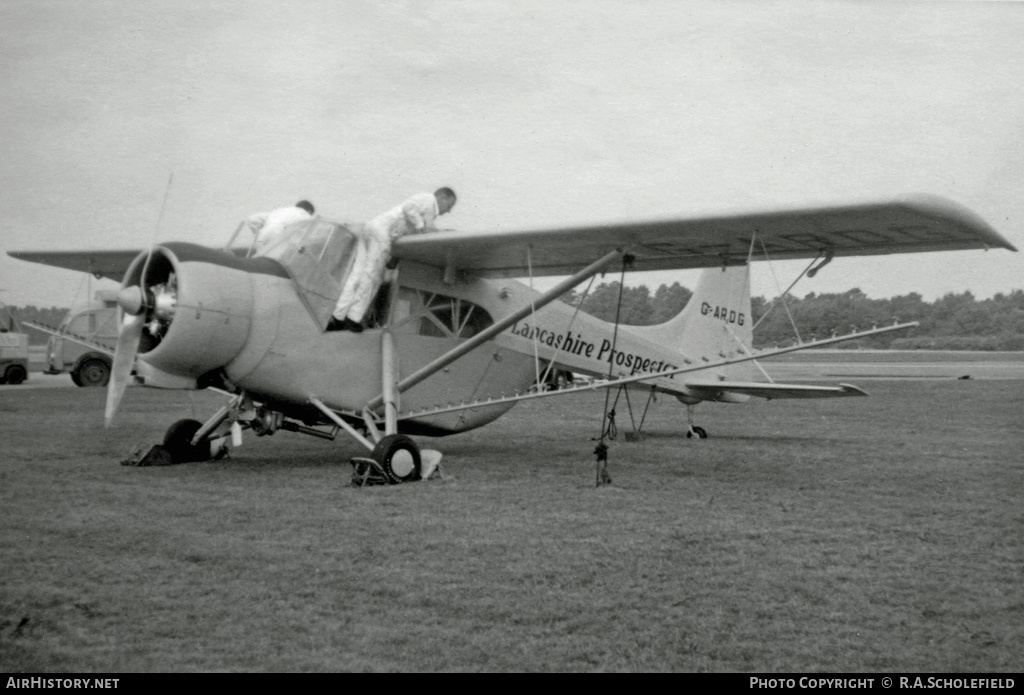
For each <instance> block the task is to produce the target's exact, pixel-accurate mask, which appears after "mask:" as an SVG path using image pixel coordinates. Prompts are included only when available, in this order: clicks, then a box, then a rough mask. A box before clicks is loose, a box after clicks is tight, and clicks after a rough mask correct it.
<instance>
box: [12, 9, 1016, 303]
mask: <svg viewBox="0 0 1024 695" xmlns="http://www.w3.org/2000/svg"><path fill="white" fill-rule="evenodd" d="M1022 37H1024V4H1022V3H1015V2H997V3H975V2H952V3H940V2H899V1H886V2H843V3H829V2H722V1H717V0H716V1H715V2H685V3H684V2H678V1H677V0H666V1H664V2H662V1H656V0H651V1H649V2H644V1H642V0H640V1H632V2H629V1H626V0H605V1H598V0H579V1H576V2H573V1H562V2H549V1H534V0H515V1H512V0H507V1H498V0H494V1H491V2H488V1H486V0H470V1H467V2H440V1H439V2H431V1H430V0H416V1H411V2H379V1H372V2H360V1H355V0H353V1H341V0H324V1H323V2H318V1H310V2H296V1H292V2H284V1H282V0H269V1H263V0H260V1H253V0H246V1H244V2H243V1H239V2H228V1H219V2H218V1H210V0H202V1H198V0H167V1H164V0H146V2H139V3H134V2H125V1H108V2H104V1H100V0H90V1H74V0H24V1H22V0H0V89H2V94H3V98H2V100H0V240H2V243H0V249H2V250H3V251H4V252H6V251H8V250H32V249H84V248H134V247H138V248H141V247H144V246H145V245H147V244H149V243H150V242H151V241H153V240H154V238H157V239H160V240H170V239H175V240H187V241H197V242H205V243H211V244H217V243H223V242H224V241H226V239H227V237H228V236H229V235H230V234H231V232H232V231H233V229H234V228H235V226H236V225H237V223H238V221H239V220H240V219H241V218H242V217H244V216H245V215H247V214H249V213H251V212H255V211H258V210H266V209H269V208H273V207H276V206H279V205H283V204H290V203H293V202H295V200H297V199H299V198H309V199H310V200H312V201H313V202H314V203H315V204H316V205H317V208H318V212H322V213H323V214H325V215H327V216H329V217H333V218H337V219H341V220H364V219H368V218H370V217H372V216H373V215H375V214H377V213H379V212H382V211H383V210H385V209H387V208H389V207H392V206H393V205H395V204H396V203H398V202H400V201H401V200H403V199H404V198H406V197H407V196H409V195H411V194H413V193H416V192H418V191H421V190H433V189H434V188H436V187H438V186H440V185H449V186H451V187H453V188H454V189H455V190H456V191H457V192H458V193H459V203H458V205H457V206H456V208H455V210H454V212H453V213H452V214H450V215H448V216H447V217H445V218H442V221H443V222H444V226H448V227H452V228H456V229H460V230H467V231H471V230H475V229H488V228H495V227H497V228H528V227H532V226H567V225H576V224H580V223H586V222H616V221H624V220H630V219H638V218H639V219H644V218H647V219H663V218H668V217H685V216H690V215H695V214H708V213H713V212H719V211H737V210H740V211H753V210H759V209H779V208H785V207H805V206H807V205H808V204H814V203H828V202H842V201H851V200H852V201H861V200H865V199H892V198H894V197H899V196H900V195H902V194H905V193H911V192H926V193H932V194H936V195H941V196H945V197H948V198H950V199H952V200H955V201H957V202H958V203H961V204H963V205H965V206H967V207H969V208H971V209H972V210H974V211H975V212H977V213H978V214H980V215H981V216H982V217H984V218H985V219H986V220H988V222H989V223H990V224H992V225H993V226H994V227H995V228H996V229H997V230H999V231H1000V232H1001V233H1002V234H1003V235H1004V236H1005V237H1007V238H1008V239H1009V240H1010V241H1011V242H1012V243H1014V244H1015V245H1016V246H1018V247H1020V248H1024V217H1022V208H1021V202H1022V187H1021V183H1022V180H1024V89H1022V85H1024V41H1022ZM172 172H173V183H172V184H171V186H170V188H169V190H167V186H168V179H169V176H170V175H171V173H172ZM165 192H166V194H167V205H166V211H165V213H164V215H163V218H162V219H159V218H160V208H161V201H162V200H163V198H164V195H165ZM802 267H803V263H789V264H780V265H778V266H777V267H776V273H777V274H778V275H779V277H780V280H779V281H780V282H781V283H782V284H783V285H786V284H788V280H789V279H791V278H792V277H794V276H795V274H796V273H798V272H799V270H800V269H802ZM694 277H695V275H694V274H693V273H692V272H689V273H679V274H676V275H669V274H663V273H659V274H656V275H654V276H652V277H648V278H640V280H642V281H646V282H647V284H648V285H649V286H651V288H652V290H653V289H654V287H655V286H656V285H657V284H659V283H661V282H664V281H666V280H669V281H670V280H671V279H672V278H678V279H679V280H680V281H682V282H683V284H688V285H690V286H691V287H692V283H693V279H694ZM98 286H99V285H98V283H93V284H92V289H96V288H97V287H98ZM109 286H113V285H109ZM852 287H859V288H861V289H862V290H864V291H865V292H866V293H867V294H868V295H869V296H872V297H888V296H893V295H896V294H905V293H907V292H914V291H916V292H920V293H922V294H923V295H924V296H925V298H926V299H928V300H932V299H934V298H936V297H939V296H941V295H943V294H945V293H946V292H962V291H964V290H970V291H972V292H974V293H975V295H976V296H978V297H989V296H992V295H993V294H994V293H996V292H1008V291H1010V290H1012V289H1019V288H1024V254H1012V253H1010V252H1008V251H1002V250H997V251H990V252H982V251H977V252H955V253H939V254H926V255H921V256H898V257H890V258H874V259H840V260H837V261H835V262H834V263H833V264H832V265H831V266H829V268H828V269H826V270H825V271H823V272H822V273H821V274H819V275H818V276H817V277H816V278H814V280H809V281H804V282H803V283H802V284H801V285H799V286H798V287H797V290H796V292H797V293H798V294H801V295H802V294H803V293H806V292H810V291H815V292H836V291H844V290H847V289H850V288H852ZM0 288H2V289H4V290H6V291H5V292H4V293H3V294H0V299H2V300H3V301H5V302H7V303H9V304H36V305H43V306H49V305H51V304H55V305H61V306H67V305H69V304H71V303H72V302H73V301H76V300H80V299H82V296H81V295H82V293H84V291H85V290H84V284H83V282H82V277H81V275H76V274H75V273H72V272H70V271H61V270H56V269H53V270H51V269H46V268H44V267H42V266H37V265H33V264H28V263H24V262H21V261H15V260H13V259H11V258H9V257H7V256H6V255H4V256H3V257H2V258H0ZM754 292H755V294H766V295H771V294H773V293H774V292H775V284H774V282H773V281H772V274H771V272H770V271H769V270H768V269H767V267H766V266H765V264H760V266H759V267H758V268H757V269H756V271H755V286H754Z"/></svg>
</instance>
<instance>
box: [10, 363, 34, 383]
mask: <svg viewBox="0 0 1024 695" xmlns="http://www.w3.org/2000/svg"><path fill="white" fill-rule="evenodd" d="M27 376H28V374H26V373H25V368H24V367H22V366H21V365H20V364H14V365H11V366H10V367H8V368H7V371H6V372H4V381H5V382H7V383H8V384H11V385H12V386H17V385H18V384H20V383H21V382H23V381H25V377H27Z"/></svg>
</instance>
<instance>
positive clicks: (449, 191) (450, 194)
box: [434, 186, 458, 200]
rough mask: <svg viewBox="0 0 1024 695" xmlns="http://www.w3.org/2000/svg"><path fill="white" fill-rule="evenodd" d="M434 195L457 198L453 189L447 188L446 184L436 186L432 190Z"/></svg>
mask: <svg viewBox="0 0 1024 695" xmlns="http://www.w3.org/2000/svg"><path fill="white" fill-rule="evenodd" d="M434 195H435V196H439V195H440V196H444V197H446V198H451V199H452V200H458V198H457V197H456V196H455V191H453V190H452V189H450V188H448V187H447V186H445V187H444V188H438V189H437V190H436V191H434Z"/></svg>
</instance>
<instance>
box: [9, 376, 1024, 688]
mask: <svg viewBox="0 0 1024 695" xmlns="http://www.w3.org/2000/svg"><path fill="white" fill-rule="evenodd" d="M854 383H856V381H855V382H854ZM863 386H864V387H865V389H866V390H867V391H868V392H869V393H870V394H871V397H870V398H850V399H838V400H824V401H804V402H800V401H772V402H767V403H765V402H755V403H752V404H749V405H731V406H730V405H718V404H710V405H706V406H701V407H698V408H697V411H696V413H697V417H696V423H697V424H699V425H701V426H703V427H704V428H705V429H707V430H708V432H709V434H710V435H711V438H710V439H708V440H703V441H695V440H687V439H685V438H684V437H683V436H682V432H683V431H684V426H685V409H684V408H683V407H682V406H681V405H680V404H678V403H677V402H676V401H675V400H674V399H666V398H659V400H658V402H657V403H655V404H653V405H652V406H651V408H650V410H649V412H648V413H647V417H646V422H645V424H644V432H643V435H642V439H641V441H638V442H626V441H625V437H624V434H625V432H626V431H628V430H629V429H630V417H629V413H628V410H627V408H626V405H625V401H624V398H620V400H619V403H618V406H617V408H616V412H617V422H618V426H619V436H618V438H617V439H616V440H615V441H614V442H611V443H610V444H611V450H610V454H609V473H610V474H611V477H612V479H613V485H612V486H610V487H603V488H596V487H595V486H594V479H595V464H594V456H593V454H592V451H593V448H594V446H595V444H596V442H595V441H592V438H595V437H596V436H597V435H598V434H599V431H600V427H601V420H600V418H601V412H602V406H603V403H604V397H603V395H602V394H592V393H591V394H577V395H573V396H569V397H567V398H554V399H545V400H540V401H534V402H531V403H527V404H521V405H519V406H517V407H516V408H515V409H514V410H513V411H512V412H511V413H510V414H509V415H508V416H506V417H504V418H502V419H499V420H498V421H497V422H495V423H494V424H492V425H490V426H488V427H485V428H483V429H480V430H477V431H474V432H470V433H466V434H463V435H457V436H454V437H449V438H445V439H441V440H421V442H422V443H424V444H426V445H427V446H436V447H438V448H440V449H442V450H443V451H444V452H445V459H444V464H443V466H444V471H445V475H446V479H445V480H443V481H440V480H432V481H429V482H424V483H416V484H409V485H403V486H394V487H377V488H366V489H355V488H350V487H348V483H349V480H350V473H351V468H350V466H349V465H348V463H347V462H348V459H349V458H350V457H351V456H353V455H359V454H360V453H361V452H360V450H359V449H358V448H357V447H356V446H354V445H352V444H351V443H350V442H348V441H347V440H344V441H343V440H341V439H339V440H338V441H336V442H325V441H321V440H317V439H313V438H310V437H304V436H300V435H295V434H292V433H288V432H281V433H278V434H276V435H274V436H273V437H264V438H255V437H252V436H250V435H249V433H246V441H245V445H244V446H243V447H241V448H240V449H237V450H236V451H235V452H234V453H233V454H232V457H231V458H230V459H227V460H225V461H220V462H215V463H199V464H187V465H182V466H170V467H164V468H141V469H140V468H128V467H122V466H119V465H118V461H119V460H120V459H122V458H123V457H124V456H125V455H126V453H127V451H128V449H129V448H130V447H131V446H132V445H133V444H135V443H137V442H140V443H147V444H148V443H153V442H156V441H159V440H160V439H161V438H162V436H163V431H164V430H165V429H166V427H167V426H168V425H169V424H170V423H171V422H173V421H174V420H177V419H179V418H182V417H198V419H203V418H205V417H206V416H207V415H209V414H210V413H212V411H213V410H214V409H215V408H216V407H217V406H218V405H219V404H220V399H219V398H218V397H217V396H216V395H213V394H206V393H198V394H189V393H183V392H163V391H155V390H148V389H130V390H129V391H128V393H127V394H126V396H125V399H124V402H123V404H122V407H121V412H120V414H119V416H118V422H117V425H116V426H115V427H114V428H113V429H111V430H104V429H103V428H102V410H103V400H104V394H103V393H102V391H100V390H89V389H76V388H73V387H69V388H40V389H12V388H5V389H2V390H0V437H2V450H0V451H2V453H0V461H2V462H0V549H2V552H0V559H2V566H3V571H2V573H0V671H4V672H15V671H63V672H89V671H103V672H110V671H112V672H127V671H342V670H345V671H349V670H351V671H472V670H480V671H758V672H782V671H801V672H809V671H821V672H827V671H840V672H879V671H889V672H894V671H935V672H952V671H970V672H1014V671H1016V672H1019V671H1020V668H1021V665H1022V660H1021V654H1024V631H1022V630H1021V627H1020V626H1021V625H1022V624H1024V585H1022V583H1021V577H1022V570H1024V546H1022V540H1021V538H1022V531H1024V504H1022V502H1024V463H1022V455H1021V451H1022V450H1024V382H1021V381H1019V380H1000V379H992V380H964V381H961V380H955V379H942V380H934V379H933V380H927V379H913V380H880V381H872V382H871V383H869V384H863ZM631 402H632V405H633V409H634V414H635V417H636V419H637V420H639V417H640V412H641V411H642V410H643V407H644V403H645V396H644V395H642V394H639V393H636V392H634V393H633V394H631Z"/></svg>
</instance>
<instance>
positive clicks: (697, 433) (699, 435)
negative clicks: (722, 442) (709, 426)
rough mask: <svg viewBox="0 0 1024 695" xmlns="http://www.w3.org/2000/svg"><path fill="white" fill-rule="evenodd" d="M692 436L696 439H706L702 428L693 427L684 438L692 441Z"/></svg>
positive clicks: (706, 436) (706, 434) (706, 435)
mask: <svg viewBox="0 0 1024 695" xmlns="http://www.w3.org/2000/svg"><path fill="white" fill-rule="evenodd" d="M694 436H696V437H697V439H707V438H708V433H707V432H705V431H704V428H703V427H696V426H694V427H693V428H692V429H690V430H688V431H687V432H686V438H687V439H692V438H693V437H694Z"/></svg>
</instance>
